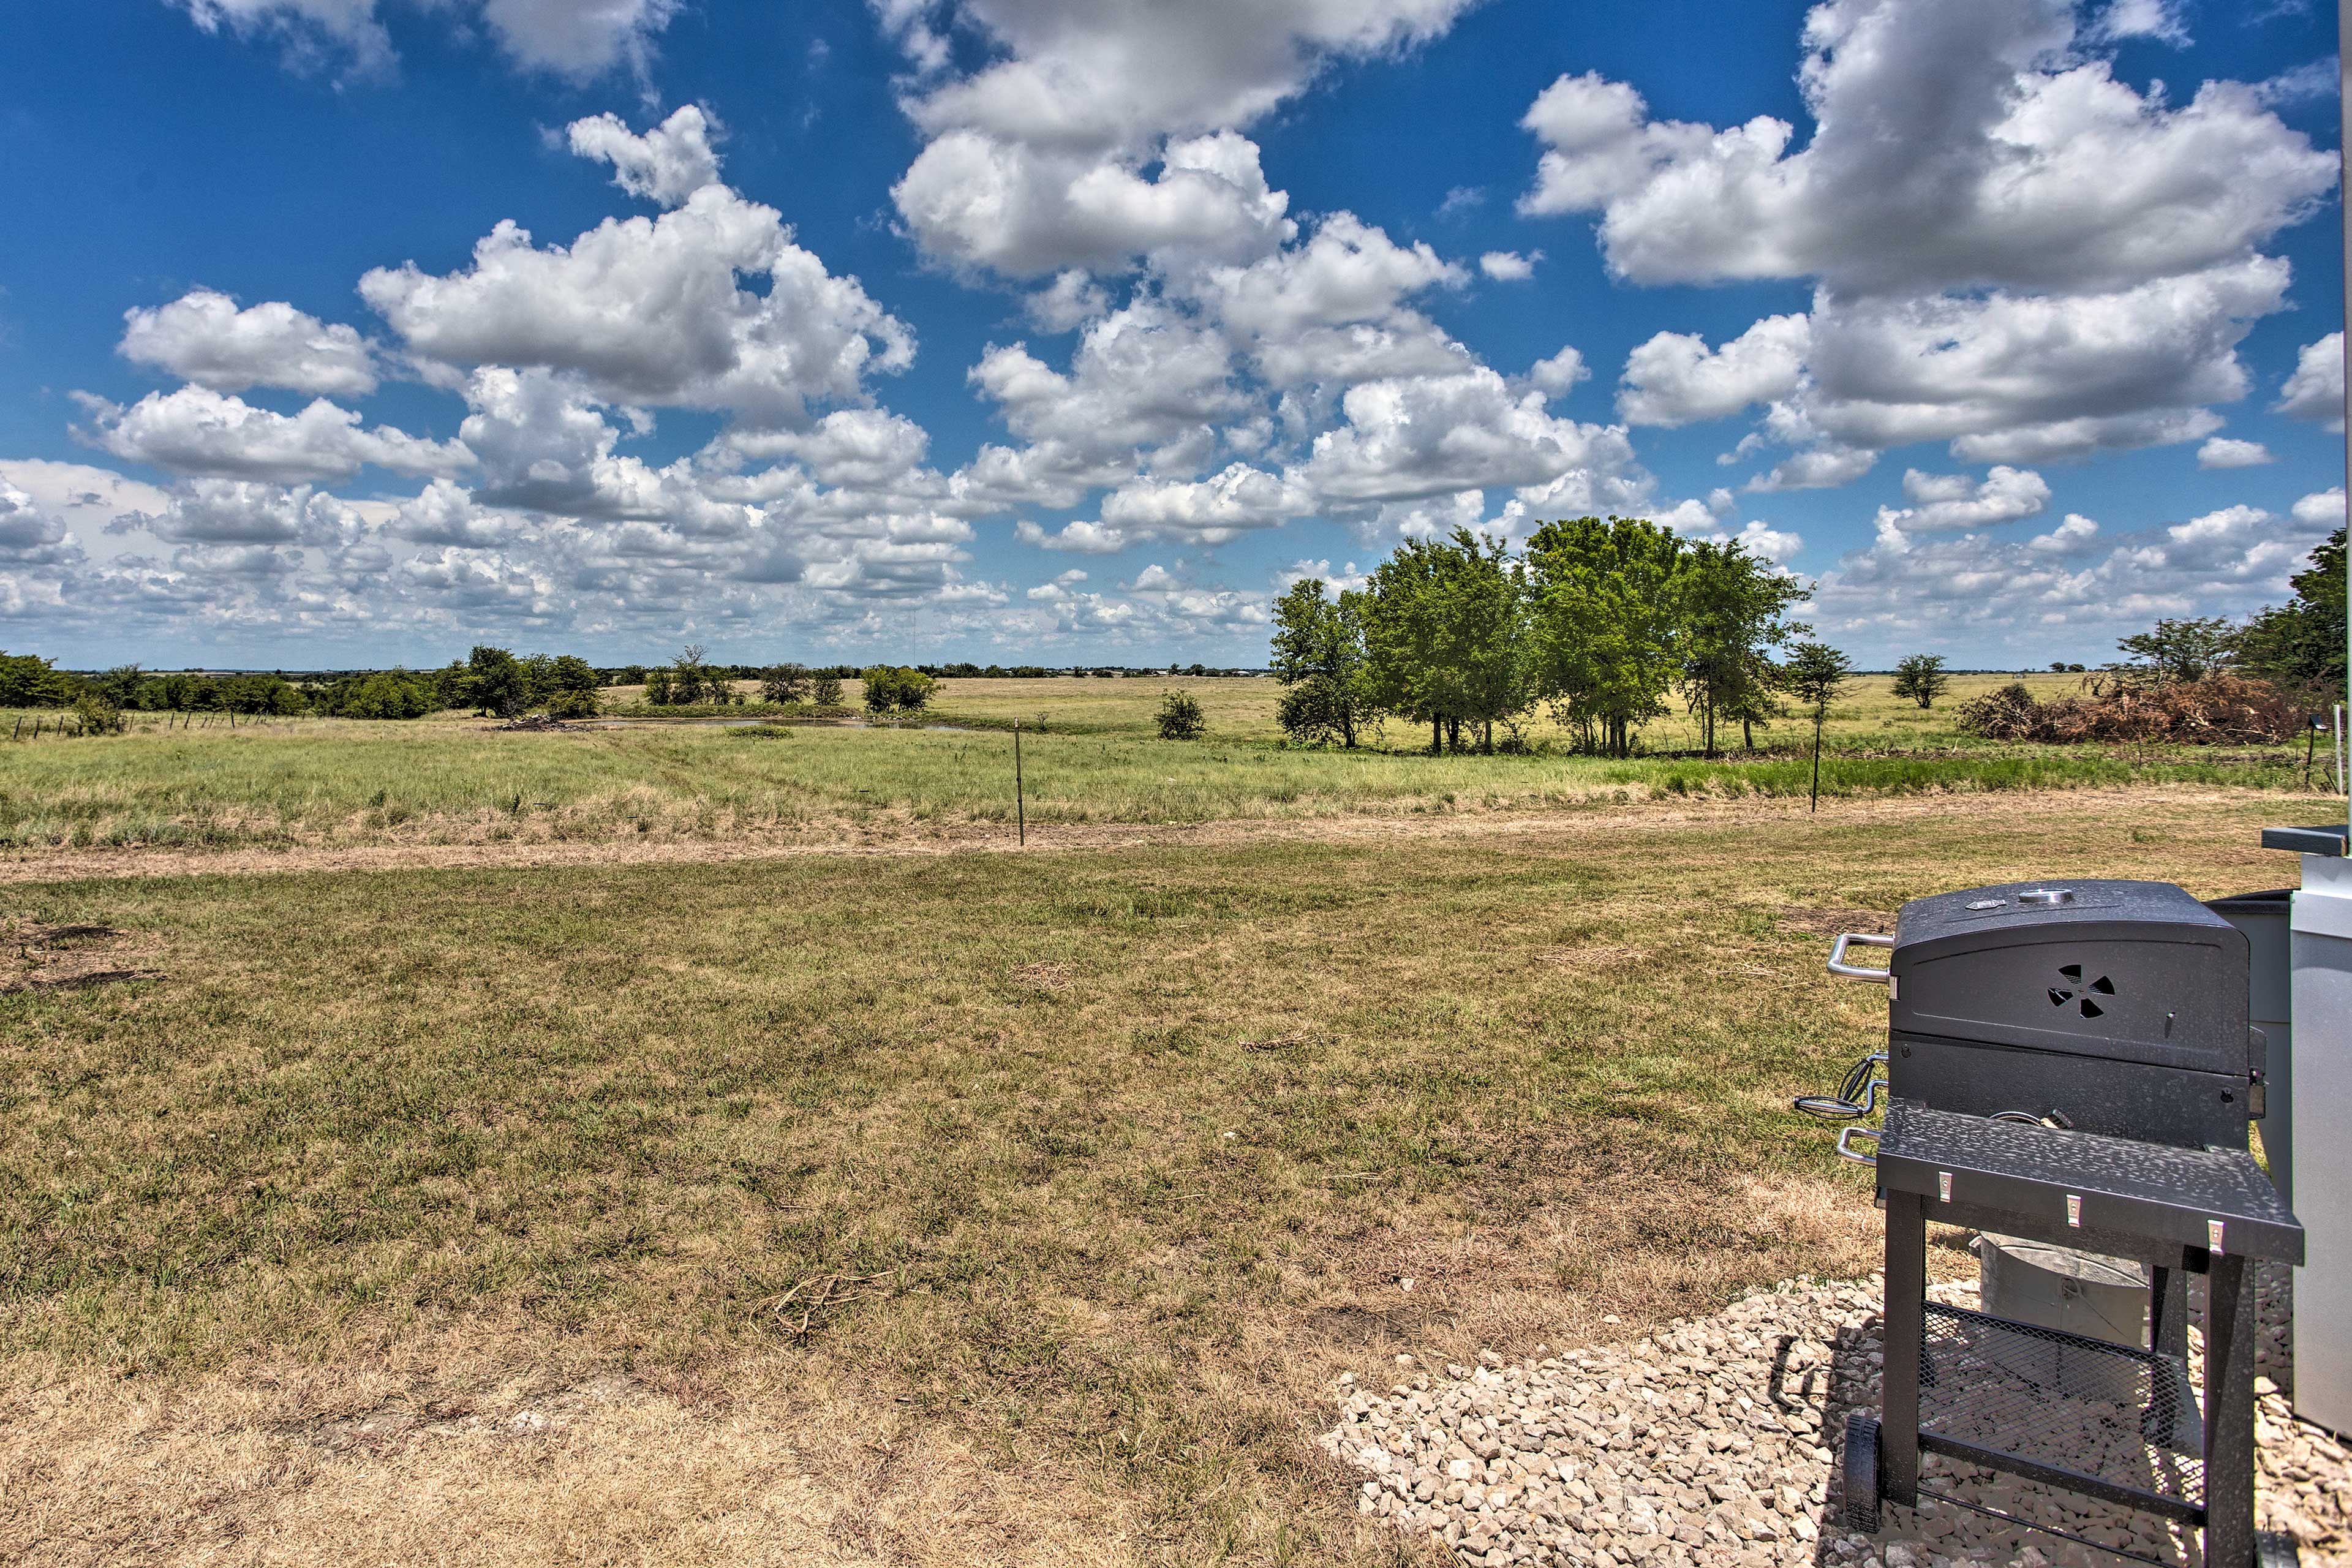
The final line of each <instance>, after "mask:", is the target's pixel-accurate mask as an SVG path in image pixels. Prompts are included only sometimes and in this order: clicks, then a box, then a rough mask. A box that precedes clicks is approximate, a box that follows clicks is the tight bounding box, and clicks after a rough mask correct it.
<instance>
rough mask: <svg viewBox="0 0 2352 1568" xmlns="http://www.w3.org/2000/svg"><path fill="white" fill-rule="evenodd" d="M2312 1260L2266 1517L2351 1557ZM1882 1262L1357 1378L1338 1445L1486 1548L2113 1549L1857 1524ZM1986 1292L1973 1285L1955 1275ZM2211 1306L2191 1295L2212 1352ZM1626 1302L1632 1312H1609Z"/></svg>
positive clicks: (1394, 1491)
mask: <svg viewBox="0 0 2352 1568" xmlns="http://www.w3.org/2000/svg"><path fill="white" fill-rule="evenodd" d="M2290 1278H2291V1277H2290V1275H2289V1273H2288V1271H2287V1270H2285V1269H2272V1268H2265V1269H2263V1270H2262V1271H2261V1272H2260V1273H2259V1274H2258V1278H2257V1289H2258V1292H2259V1300H2260V1306H2261V1314H2260V1319H2261V1325H2262V1330H2263V1332H2262V1336H2261V1339H2260V1341H2259V1342H2258V1344H2257V1352H2256V1363H2257V1366H2258V1368H2259V1369H2260V1370H2261V1371H2262V1373H2263V1374H2264V1375H2263V1379H2262V1380H2261V1381H2260V1382H2259V1383H2258V1384H2257V1385H2256V1393H2257V1395H2258V1401H2259V1404H2258V1414H2257V1427H2258V1431H2257V1440H2258V1443H2259V1445H2260V1455H2259V1458H2260V1481H2259V1488H2258V1498H2259V1505H2258V1506H2259V1508H2260V1510H2261V1515H2262V1519H2261V1522H2262V1524H2263V1528H2265V1529H2270V1530H2284V1531H2288V1532H2290V1533H2292V1534H2293V1535H2294V1536H2295V1537H2296V1538H2297V1540H2298V1542H2299V1543H2300V1544H2301V1546H2302V1548H2303V1553H2304V1562H2305V1563H2306V1564H2314V1563H2330V1562H2352V1452H2347V1449H2346V1447H2344V1446H2343V1445H2341V1444H2339V1443H2337V1442H2336V1440H2335V1439H2334V1438H2333V1437H2331V1436H2328V1435H2327V1434H2326V1433H2325V1432H2323V1431H2321V1430H2320V1429H2319V1428H2317V1427H2315V1426H2309V1425H2307V1424H2305V1423H2301V1422H2297V1421H2296V1420H2294V1415H2293V1414H2292V1412H2291V1411H2290V1409H2289V1407H2288V1404H2287V1399H2286V1396H2285V1394H2284V1393H2282V1392H2281V1390H2282V1389H2283V1388H2291V1387H2292V1386H2293V1367H2292V1365H2291V1364H2290V1363H2289V1362H2288V1359H2287V1346H2288V1344H2289V1342H2290V1337H2289V1335H2288V1333H2287V1331H2286V1325H2287V1324H2288V1322H2289V1321H2291V1314H2292V1301H2291V1297H2290V1294H2289V1290H2290ZM1880 1294H1881V1291H1880V1285H1879V1281H1878V1280H1877V1279H1869V1280H1864V1281H1854V1282H1843V1283H1830V1284H1823V1283H1817V1282H1814V1281H1811V1280H1796V1281H1792V1282H1790V1283H1788V1284H1784V1285H1782V1286H1780V1288H1779V1289H1775V1290H1771V1291H1769V1292H1763V1293H1760V1294H1758V1295H1755V1296H1750V1297H1748V1299H1747V1300H1742V1301H1738V1302H1736V1303H1734V1304H1733V1305H1732V1306H1730V1307H1728V1308H1727V1309H1726V1310H1723V1311H1722V1312H1720V1313H1718V1314H1717V1315H1716V1316H1714V1317H1712V1318H1705V1319H1698V1320H1679V1319H1678V1320H1676V1321H1674V1322H1672V1323H1669V1324H1667V1325H1666V1326H1665V1327H1664V1329H1663V1330H1661V1331H1659V1332H1657V1333H1656V1334H1654V1335H1653V1336H1652V1337H1650V1338H1648V1339H1645V1340H1641V1341H1638V1342H1620V1343H1615V1344H1604V1345H1591V1346H1584V1347H1581V1348H1579V1349H1575V1350H1570V1351H1563V1352H1550V1351H1549V1349H1548V1348H1547V1347H1541V1346H1538V1351H1537V1357H1536V1358H1535V1359H1531V1360H1528V1361H1526V1362H1520V1363H1507V1362H1505V1361H1504V1360H1503V1359H1502V1358H1501V1357H1500V1356H1498V1355H1496V1354H1495V1353H1494V1352H1481V1354H1480V1355H1479V1356H1478V1358H1477V1361H1478V1364H1477V1365H1476V1366H1475V1368H1474V1367H1462V1366H1448V1367H1446V1368H1445V1369H1444V1374H1443V1375H1440V1374H1438V1373H1435V1372H1417V1373H1416V1372H1413V1371H1412V1370H1411V1369H1412V1367H1413V1366H1414V1365H1415V1364H1416V1363H1412V1362H1410V1361H1409V1360H1408V1358H1406V1357H1402V1356H1400V1357H1398V1358H1397V1359H1398V1364H1399V1366H1400V1369H1401V1374H1402V1375H1404V1376H1407V1377H1409V1379H1410V1381H1409V1382H1404V1383H1399V1384H1396V1385H1395V1386H1393V1387H1392V1388H1391V1389H1390V1391H1389V1392H1388V1393H1387V1394H1374V1393H1370V1392H1369V1391H1367V1390H1365V1389H1363V1388H1361V1387H1360V1386H1359V1385H1358V1384H1356V1382H1355V1380H1354V1379H1353V1377H1352V1376H1350V1377H1347V1378H1343V1379H1342V1381H1341V1383H1340V1384H1339V1388H1338V1391H1337V1392H1338V1394H1339V1399H1340V1402H1341V1403H1340V1407H1339V1425H1338V1426H1336V1427H1334V1428H1333V1429H1332V1430H1331V1431H1330V1432H1328V1433H1327V1434H1325V1436H1324V1437H1323V1438H1322V1443H1323V1446H1324V1447H1325V1448H1326V1449H1327V1450H1328V1451H1329V1452H1330V1453H1331V1454H1333V1455H1334V1456H1335V1457H1337V1458H1340V1459H1341V1460H1343V1461H1345V1462H1346V1463H1348V1464H1350V1465H1353V1466H1355V1467H1357V1468H1360V1469H1362V1470H1366V1471H1369V1472H1370V1475H1371V1478H1372V1479H1370V1480H1367V1481H1365V1482H1364V1483H1363V1485H1362V1490H1361V1492H1360V1495H1359V1507H1360V1510H1362V1511H1363V1512H1365V1513H1367V1514H1372V1515H1377V1516H1382V1517H1385V1518H1387V1519H1389V1520H1390V1521H1392V1522H1393V1523H1394V1524H1395V1525H1396V1526H1397V1527H1398V1528H1399V1529H1401V1530H1404V1531H1410V1532H1412V1533H1416V1534H1426V1535H1434V1536H1436V1537H1438V1538H1439V1539H1441V1540H1442V1541H1443V1542H1444V1543H1445V1544H1446V1545H1447V1546H1449V1547H1450V1548H1451V1549H1452V1550H1453V1552H1454V1557H1455V1558H1456V1560H1458V1561H1460V1562H1462V1563H1480V1564H1484V1563H1544V1564H1570V1563H1573V1564H1596V1565H1601V1568H1635V1565H1638V1568H1697V1565H1699V1564H1715V1563H1742V1564H1745V1563H1756V1564H1759V1565H1760V1564H1780V1563H1787V1564H1796V1563H1830V1564H1844V1563H1870V1562H1880V1563H1885V1565H1886V1568H1975V1565H1977V1564H1994V1563H2004V1564H2010V1565H2012V1568H2095V1565H2104V1564H2108V1563H2114V1562H2116V1559H2115V1558H2113V1557H2111V1556H2109V1555H2108V1554H2106V1553H2105V1552H2089V1551H2086V1550H2085V1549H2084V1548H2083V1547H2081V1546H2079V1545H2076V1544H2074V1543H2072V1542H2065V1541H2063V1540H2060V1539H2057V1538H2055V1537H2053V1536H2049V1535H2043V1534H2038V1533H2036V1532H2032V1531H2023V1530H2021V1529H2019V1528H2017V1527H2016V1526H2013V1525H2007V1524H2000V1523H1998V1522H1997V1521H1992V1520H1989V1519H1986V1518H1984V1517H1983V1516H1981V1515H1979V1514H1975V1513H1970V1512H1966V1511H1964V1510H1955V1509H1952V1508H1950V1507H1948V1505H1940V1504H1937V1503H1934V1502H1926V1503H1923V1504H1922V1506H1920V1507H1919V1508H1916V1509H1906V1508H1895V1507H1889V1508H1887V1509H1886V1510H1885V1526H1886V1528H1885V1531H1882V1532H1881V1533H1880V1534H1879V1535H1877V1536H1875V1537H1866V1536H1861V1535H1856V1534H1853V1533H1852V1532H1851V1531H1847V1530H1846V1529H1845V1527H1844V1518H1843V1511H1842V1500H1841V1496H1840V1492H1839V1485H1838V1476H1837V1474H1836V1463H1835V1458H1834V1454H1835V1451H1836V1449H1837V1447H1838V1445H1839V1444H1840V1442H1841V1441H1842V1438H1843V1432H1844V1428H1845V1420H1846V1416H1847V1415H1849V1414H1850V1413H1853V1412H1855V1411H1865V1412H1866V1411H1871V1410H1874V1409H1875V1408H1876V1406H1877V1403H1878V1367H1879V1362H1880V1359H1881V1357H1880V1352H1879V1340H1878V1332H1879V1316H1878V1308H1879V1298H1880ZM1930 1294H1931V1295H1933V1296H1934V1297H1936V1298H1937V1300H1945V1301H1949V1302H1951V1303H1953V1304H1955V1305H1958V1306H1974V1305H1975V1304H1976V1289H1975V1287H1974V1286H1972V1285H1971V1286H1937V1287H1936V1288H1935V1289H1933V1290H1931V1292H1930ZM2197 1316H2198V1315H2197V1313H2196V1311H2195V1310H2194V1308H2193V1307H2192V1310H2191V1314H2190V1324H2191V1329H2190V1334H2191V1352H2192V1354H2191V1365H2192V1368H2193V1367H2194V1365H2195V1363H2196V1361H2197V1355H2196V1353H2195V1352H2196V1351H2197V1350H2198V1348H2199V1347H2198V1345H2197V1343H2196V1340H2197V1337H2198V1335H2197V1330H2196V1327H2195V1325H2196V1322H2197ZM1607 1321H1613V1320H1607ZM1928 1470H1929V1474H1930V1475H1931V1476H1933V1477H1935V1478H1936V1479H1937V1480H1938V1481H1939V1482H1940V1483H1941V1484H1942V1485H1943V1486H1944V1487H1946V1488H1947V1489H1951V1490H1954V1491H1956V1492H1958V1494H1959V1495H1962V1496H1966V1497H1969V1498H1970V1499H1972V1500H1975V1501H1978V1502H1980V1503H1983V1504H1985V1505H1987V1506H1990V1507H1994V1508H1999V1509H2001V1510H2005V1511H2008V1512H2011V1513H2016V1514H2019V1515H2021V1517H2025V1518H2029V1519H2033V1520H2037V1521H2042V1522H2045V1523H2051V1524H2057V1525H2061V1526H2063V1528H2066V1529H2069V1530H2072V1531H2075V1532H2077V1533H2080V1534H2086V1535H2090V1536H2094V1537H2095V1538H2098V1539H2102V1540H2108V1541H2113V1542H2116V1543H2117V1544H2121V1545H2127V1546H2129V1547H2131V1548H2132V1549H2134V1550H2137V1551H2140V1552H2149V1553H2151V1554H2156V1555H2161V1556H2163V1557H2165V1558H2166V1559H2167V1560H2168V1561H2173V1562H2179V1561H2182V1560H2183V1559H2182V1555H2181V1552H2180V1547H2181V1545H2182V1544H2183V1542H2182V1541H2181V1540H2180V1539H2179V1537H2178V1536H2177V1534H2168V1531H2167V1528H2166V1527H2165V1526H2164V1525H2163V1524H2162V1522H2161V1521H2157V1520H2154V1519H2152V1518H2151V1517H2149V1516H2147V1515H2144V1514H2136V1513H2132V1512H2129V1511H2127V1510H2119V1509H2113V1508H2109V1507H2107V1506H2105V1505H2104V1504H2100V1503H2096V1502H2093V1501H2090V1500H2087V1499H2080V1498H2074V1497H2071V1496H2064V1495H2062V1494H2056V1493H2052V1492H2049V1491H2046V1490H2043V1489H2039V1488H2034V1487H2032V1486H2029V1485H2027V1484H2026V1483H2024V1482H2021V1481H2018V1480H2015V1479H2011V1478H2009V1477H2005V1476H2000V1475H1997V1474H1994V1473H1992V1472H1990V1471H1985V1470H1981V1469H1977V1468H1972V1467H1964V1466H1956V1465H1952V1464H1950V1463H1948V1462H1947V1461H1945V1460H1942V1459H1940V1458H1934V1457H1931V1458H1929V1460H1928Z"/></svg>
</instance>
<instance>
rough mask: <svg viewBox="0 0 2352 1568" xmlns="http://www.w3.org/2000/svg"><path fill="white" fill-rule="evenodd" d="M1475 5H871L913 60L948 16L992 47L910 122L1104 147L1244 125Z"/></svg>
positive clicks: (1119, 1)
mask: <svg viewBox="0 0 2352 1568" xmlns="http://www.w3.org/2000/svg"><path fill="white" fill-rule="evenodd" d="M1470 4H1471V0H1197V3H1194V4H1190V5H1161V4H1159V3H1157V0H944V3H940V4H921V3H919V0H917V3H910V0H875V9H876V11H877V15H878V16H879V17H880V18H881V20H882V21H883V23H884V25H885V26H886V27H888V28H890V29H891V30H892V31H894V32H895V33H896V34H897V35H898V37H900V38H902V39H904V40H906V41H908V43H909V44H910V45H911V46H912V47H911V48H910V52H911V53H913V54H914V55H915V57H916V58H917V60H918V62H919V63H930V64H934V65H939V64H944V63H945V58H946V57H945V56H944V55H943V54H940V53H938V52H936V51H935V50H933V49H932V47H931V45H930V42H929V40H935V39H937V38H938V37H939V36H940V32H941V31H943V30H944V28H945V27H946V26H948V25H950V24H951V25H954V26H960V27H962V28H965V29H968V30H970V31H971V32H973V33H975V34H978V35H980V36H981V37H984V38H986V39H987V40H989V41H990V42H991V43H992V44H993V45H994V46H995V47H996V48H997V49H998V50H1000V51H1002V53H1001V56H1000V58H997V59H996V60H995V61H994V62H992V63H991V64H989V65H986V66H983V67H982V68H980V69H978V70H976V71H974V72H971V74H969V75H965V76H959V77H953V78H950V79H946V80H943V81H939V82H937V83H935V84H932V85H928V86H925V87H923V88H920V89H918V90H917V91H916V93H915V94H914V95H913V96H912V97H911V98H910V99H909V100H908V112H909V113H910V114H911V115H913V117H914V119H915V122H916V123H917V124H918V125H919V126H920V127H922V128H923V129H924V130H925V131H927V132H932V133H934V134H936V133H939V132H944V131H947V130H950V129H951V128H955V127H971V128H972V129H975V130H979V131H982V132H987V133H988V134H990V135H993V136H999V137H1003V138H1006V139H1008V140H1019V141H1024V142H1039V143H1060V144H1063V145H1071V146H1079V145H1093V146H1101V147H1109V146H1125V145H1133V144H1134V143H1136V142H1139V141H1144V140H1148V139H1150V138H1151V137H1153V136H1156V135H1160V134H1165V133H1168V132H1191V131H1201V130H1210V129H1218V128H1223V127H1232V126H1242V125H1246V124H1248V123H1250V122H1251V121H1254V120H1256V119H1257V118H1259V117H1260V116H1261V115H1264V114H1265V113H1266V112H1267V111H1268V110H1272V109H1273V108H1275V107H1276V105H1277V104H1279V103H1281V102H1282V101H1283V100H1285V99H1286V98H1289V97H1291V96H1293V95H1294V94H1296V93H1297V92H1298V91H1299V90H1300V89H1302V88H1304V87H1305V86H1306V85H1307V81H1308V80H1309V79H1311V78H1312V77H1313V75H1314V74H1315V72H1316V71H1317V69H1318V68H1319V67H1320V66H1321V64H1322V63H1323V62H1324V61H1326V60H1328V59H1331V58H1364V57H1367V56H1372V55H1378V54H1383V53H1388V52H1391V51H1393V50H1396V49H1400V48H1404V47H1411V46H1412V45H1415V44H1418V43H1422V42H1424V41H1426V40H1428V39H1431V38H1433V37H1437V36H1438V35H1440V34H1442V33H1443V32H1444V31H1445V29H1446V28H1447V27H1449V26H1452V25H1453V22H1454V18H1455V17H1456V16H1459V15H1460V14H1461V13H1462V12H1463V11H1465V10H1466V9H1468V7H1469V5H1470Z"/></svg>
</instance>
